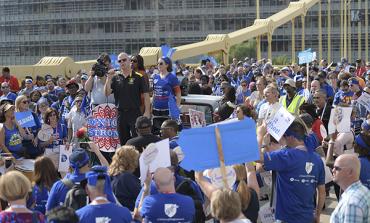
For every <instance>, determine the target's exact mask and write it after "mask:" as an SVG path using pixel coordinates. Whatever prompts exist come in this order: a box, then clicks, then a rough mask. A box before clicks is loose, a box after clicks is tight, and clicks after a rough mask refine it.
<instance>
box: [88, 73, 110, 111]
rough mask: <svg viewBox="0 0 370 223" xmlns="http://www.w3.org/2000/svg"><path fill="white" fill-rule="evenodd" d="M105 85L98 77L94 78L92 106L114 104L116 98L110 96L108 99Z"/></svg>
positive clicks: (91, 95)
mask: <svg viewBox="0 0 370 223" xmlns="http://www.w3.org/2000/svg"><path fill="white" fill-rule="evenodd" d="M104 84H105V82H104V81H102V80H101V79H100V78H98V77H97V76H95V77H94V83H93V87H92V89H91V92H90V93H91V94H90V97H91V104H93V105H94V104H97V105H100V104H104V103H107V102H108V103H114V96H113V94H111V95H109V96H108V97H107V96H105V93H104Z"/></svg>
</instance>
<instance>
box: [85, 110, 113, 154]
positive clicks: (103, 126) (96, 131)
mask: <svg viewBox="0 0 370 223" xmlns="http://www.w3.org/2000/svg"><path fill="white" fill-rule="evenodd" d="M87 135H88V136H89V138H90V140H92V141H94V142H95V143H96V144H97V145H98V147H99V149H100V150H101V151H104V152H115V150H116V148H117V147H118V146H119V144H120V141H119V137H118V132H117V108H116V106H115V105H114V104H101V105H98V106H96V107H95V108H94V109H93V110H92V112H91V116H89V117H88V118H87Z"/></svg>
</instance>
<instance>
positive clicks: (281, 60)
mask: <svg viewBox="0 0 370 223" xmlns="http://www.w3.org/2000/svg"><path fill="white" fill-rule="evenodd" d="M289 63H290V59H289V58H288V57H287V56H286V55H281V56H277V57H274V58H272V64H276V65H288V64H289Z"/></svg>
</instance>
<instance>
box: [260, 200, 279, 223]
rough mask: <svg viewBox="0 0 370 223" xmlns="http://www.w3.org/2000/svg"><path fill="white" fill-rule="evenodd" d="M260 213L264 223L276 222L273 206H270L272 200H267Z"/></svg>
mask: <svg viewBox="0 0 370 223" xmlns="http://www.w3.org/2000/svg"><path fill="white" fill-rule="evenodd" d="M258 215H259V217H260V220H261V222H262V223H274V222H275V214H274V210H273V208H272V207H270V202H267V203H266V204H264V205H263V206H262V207H261V208H260V210H259V212H258Z"/></svg>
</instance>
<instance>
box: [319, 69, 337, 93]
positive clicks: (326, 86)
mask: <svg viewBox="0 0 370 223" xmlns="http://www.w3.org/2000/svg"><path fill="white" fill-rule="evenodd" d="M315 80H317V81H319V82H320V87H321V89H323V90H325V91H326V95H327V97H328V99H331V100H332V99H333V98H334V90H333V88H332V87H331V86H330V85H329V84H328V83H326V72H325V71H321V72H320V73H319V74H318V75H317V77H316V78H315Z"/></svg>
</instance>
